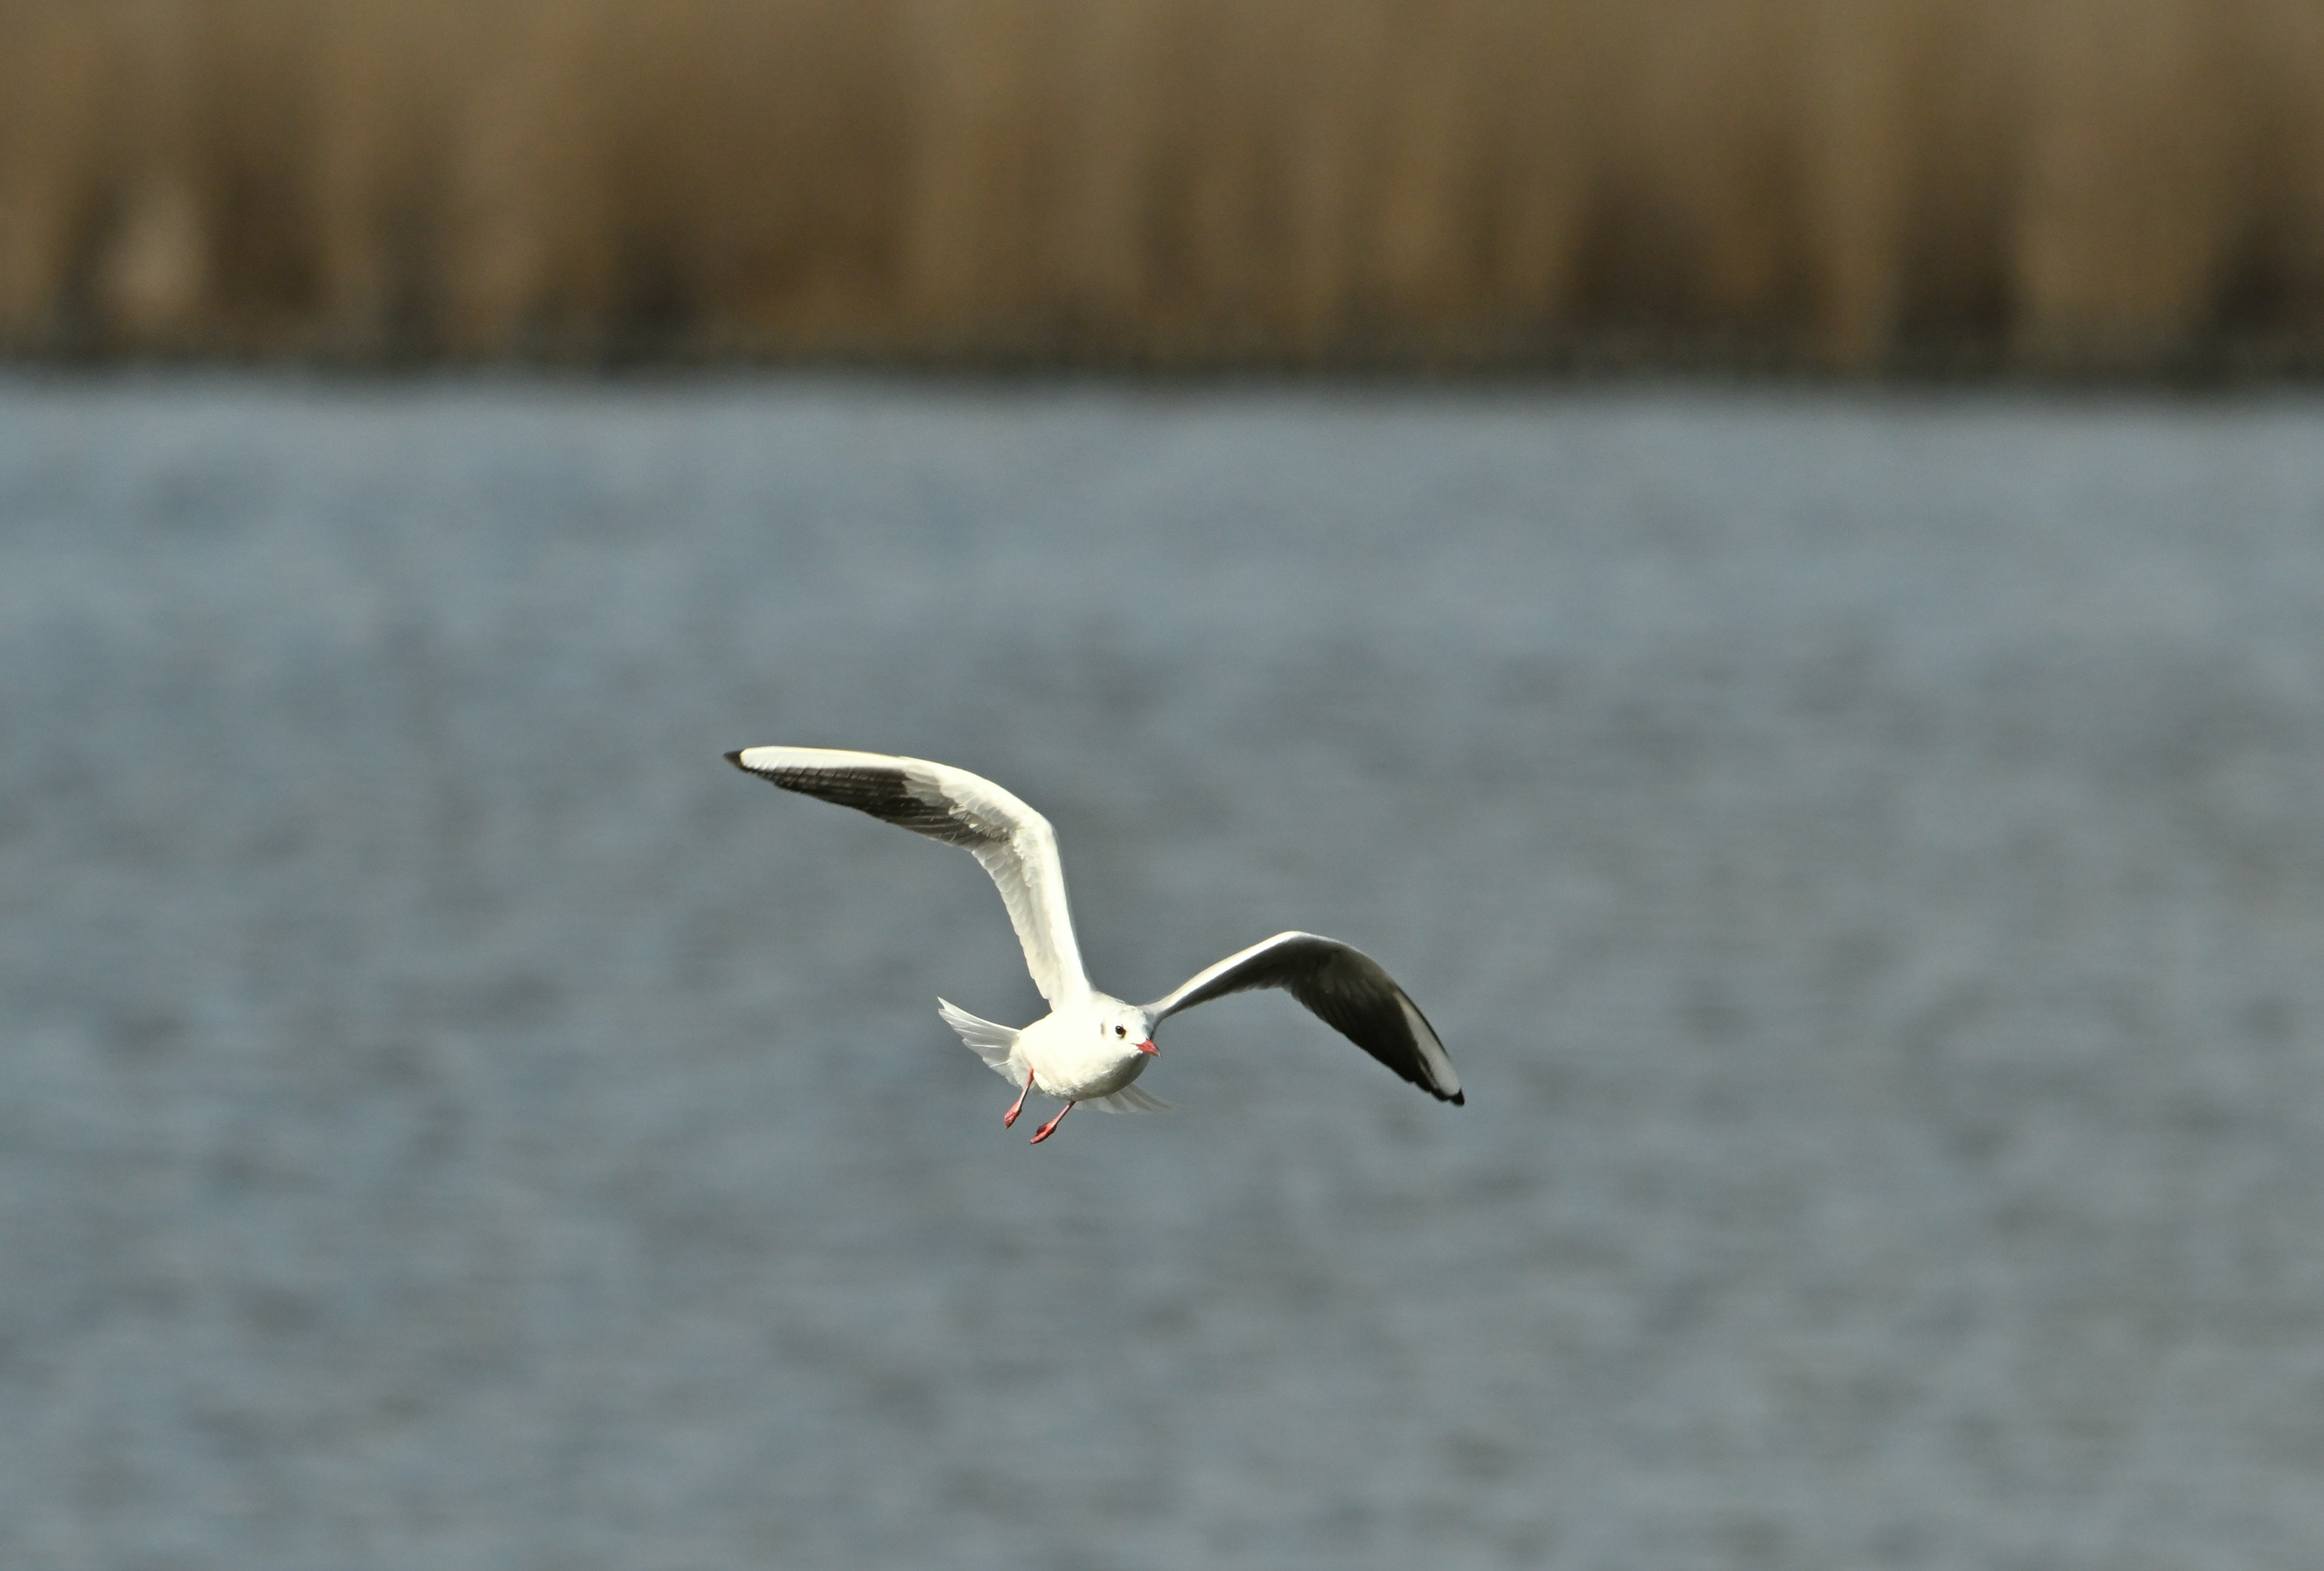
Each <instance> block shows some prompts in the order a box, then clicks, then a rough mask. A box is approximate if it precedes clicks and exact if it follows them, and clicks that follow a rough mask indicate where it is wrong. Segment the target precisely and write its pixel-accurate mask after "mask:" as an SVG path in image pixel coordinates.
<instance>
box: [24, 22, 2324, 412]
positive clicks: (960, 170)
mask: <svg viewBox="0 0 2324 1571" xmlns="http://www.w3.org/2000/svg"><path fill="white" fill-rule="evenodd" d="M0 343H5V344H7V345H11V346H14V347H16V348H18V349H19V350H30V351H35V352H40V351H48V352H90V351H96V352H103V351H108V350H127V351H138V352H152V351H164V352H166V351H174V350H224V351H227V352H234V353H260V354H265V353H297V354H322V355H343V356H357V357H367V356H428V355H442V354H451V355H460V356H491V355H500V354H508V353H529V354H541V353H549V354H556V353H576V354H600V353H606V352H619V351H636V350H644V351H659V352H672V353H681V354H697V355H698V354H717V353H737V354H768V355H870V356H906V357H911V356H918V357H932V356H933V357H961V358H975V357H980V356H1001V357H1008V358H1016V359H1036V360H1038V359H1055V360H1069V361H1101V362H1102V361H1127V362H1147V363H1151V362H1161V363H1172V362H1177V363H1201V362H1228V361H1246V362H1248V361H1262V362H1272V363H1331V362H1344V361H1377V362H1383V363H1412V362H1428V363H1464V362H1465V363H1480V362H1506V363H1516V364H1524V363H1537V362H1543V361H1554V360H1556V359H1558V358H1560V357H1563V356H1572V355H1574V354H1576V353H1583V354H1589V353H1601V352H1606V353H1610V352H1613V350H1614V349H1619V348H1627V349H1628V350H1629V351H1631V352H1635V353H1637V354H1641V355H1645V356H1655V357H1661V356H1683V357H1690V358H1712V359H1715V358H1718V357H1720V356H1774V357H1776V358H1790V359H1800V360H1805V359H1814V360H1819V361H1821V362H1822V363H1824V364H1827V365H1833V366H1838V367H1842V368H1879V367H1882V366H1886V365H1895V364H1899V363H1900V362H1901V363H1909V362H1911V361H1912V360H1913V359H1914V357H1915V356H1925V355H1929V354H1940V355H1961V356H1969V358H1970V360H1972V361H1977V360H1979V359H1981V360H1983V361H1985V362H1987V363H1992V364H2001V363H2006V362H2013V361H2014V362H2015V363H2019V364H2032V365H2095V366H2119V367H2131V368H2142V367H2153V366H2156V365H2172V364H2181V363H2187V362H2188V361H2189V360H2190V358H2191V359H2193V360H2197V361H2199V360H2201V359H2202V358H2204V357H2206V356H2209V357H2213V358H2216V357H2217V356H2219V355H2221V354H2225V353H2243V352H2246V351H2249V350H2251V349H2253V347H2259V348H2260V349H2261V350H2263V351H2264V352H2266V353H2270V354H2274V355H2277V356H2280V357H2289V358H2292V359H2305V360H2308V361H2311V362H2314V361H2324V4H2319V0H1651V3H1646V0H1641V3H1639V4H1636V5H1619V6H1618V5H1603V4H1598V3H1591V0H0Z"/></svg>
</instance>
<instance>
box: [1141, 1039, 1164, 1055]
mask: <svg viewBox="0 0 2324 1571" xmlns="http://www.w3.org/2000/svg"><path fill="white" fill-rule="evenodd" d="M1138 1050H1139V1052H1141V1053H1144V1054H1145V1055H1146V1056H1147V1057H1148V1058H1158V1057H1160V1056H1161V1052H1162V1049H1159V1048H1157V1047H1156V1046H1155V1045H1154V1039H1153V1038H1151V1037H1148V1038H1147V1039H1146V1040H1144V1041H1142V1042H1140V1043H1139V1044H1138Z"/></svg>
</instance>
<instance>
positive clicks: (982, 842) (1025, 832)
mask: <svg viewBox="0 0 2324 1571" xmlns="http://www.w3.org/2000/svg"><path fill="white" fill-rule="evenodd" d="M726 762H729V763H731V764H733V766H734V767H735V768H736V769H739V770H741V771H742V772H744V773H746V774H755V775H757V776H758V777H759V778H760V779H761V780H763V781H768V782H769V783H770V784H773V785H777V786H780V787H781V788H782V789H783V790H788V791H797V792H798V793H799V794H801V795H802V796H810V797H817V798H820V799H823V800H824V801H826V802H835V803H837V804H838V805H839V806H841V807H843V808H853V809H856V810H857V811H858V812H862V813H869V814H870V815H871V817H873V818H878V819H881V821H882V822H885V823H890V824H893V825H895V826H896V827H899V828H903V829H909V830H911V831H912V832H913V833H914V834H916V835H925V836H927V837H928V838H930V839H932V840H941V841H943V842H945V844H946V845H950V846H963V847H965V848H966V849H967V850H968V851H969V852H970V853H971V854H972V855H974V856H975V858H976V860H977V862H978V863H979V864H981V865H982V867H983V869H984V871H985V873H987V874H989V875H990V876H991V879H992V882H993V884H994V886H995V887H997V888H998V889H999V890H1000V892H1001V903H1002V904H1003V905H1004V906H1006V907H1007V908H1008V910H1009V923H1010V926H1011V927H1012V928H1014V929H1016V930H1017V941H1018V943H1019V945H1021V946H1022V947H1023V948H1024V951H1025V967H1026V969H1027V970H1028V971H1030V972H1031V973H1032V975H1033V984H1034V985H1035V986H1037V987H1038V988H1039V989H1040V990H1041V996H1042V997H1044V998H1046V999H1047V1000H1048V1001H1049V1002H1050V1003H1053V1004H1054V1003H1063V1002H1064V1001H1065V1000H1067V999H1069V998H1074V997H1078V996H1080V995H1083V994H1085V993H1088V991H1089V979H1088V976H1087V975H1085V974H1084V972H1083V970H1082V957H1081V949H1080V947H1079V946H1078V945H1077V944H1076V943H1075V942H1074V922H1073V915H1072V912H1071V910H1070V909H1069V908H1068V907H1067V905H1066V903H1065V870H1064V868H1063V866H1062V865H1061V864H1059V862H1058V859H1057V837H1056V831H1055V830H1054V829H1052V828H1050V827H1049V820H1048V819H1047V818H1043V817H1041V815H1040V814H1038V813H1037V812H1035V811H1034V810H1033V809H1031V808H1029V807H1028V806H1026V804H1025V803H1024V802H1022V801H1020V800H1019V799H1017V798H1016V797H1014V796H1012V795H1010V793H1009V792H1008V791H1006V790H1002V789H1001V787H999V786H997V785H995V784H993V783H992V782H991V781H989V780H986V779H984V778H983V777H982V775H975V774H971V773H970V772H968V771H966V770H964V769H954V768H953V767H952V766H951V765H950V764H944V763H932V762H929V761H927V759H924V758H899V757H891V756H890V755H889V754H887V753H849V752H845V751H843V750H840V749H836V748H824V747H743V748H737V749H736V750H735V751H733V753H728V754H726Z"/></svg>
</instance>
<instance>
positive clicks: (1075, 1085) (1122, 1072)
mask: <svg viewBox="0 0 2324 1571" xmlns="http://www.w3.org/2000/svg"><path fill="white" fill-rule="evenodd" d="M1108 1004H1110V1005H1111V1006H1112V1007H1113V1008H1114V1009H1116V1010H1121V1009H1127V1008H1128V1007H1129V1005H1127V1004H1125V1003H1122V1002H1121V1001H1120V999H1110V998H1104V997H1102V995H1100V996H1099V997H1097V998H1093V1000H1092V1001H1091V1002H1090V1003H1089V1005H1087V1006H1085V1007H1083V1008H1080V1009H1071V1008H1068V1009H1058V1010H1052V1011H1050V1012H1048V1013H1047V1014H1045V1015H1043V1016H1042V1017H1041V1018H1040V1019H1039V1020H1037V1021H1034V1022H1033V1023H1032V1024H1031V1025H1028V1026H1027V1027H1026V1028H1025V1029H1024V1030H1021V1031H1019V1032H1018V1033H1017V1044H1016V1050H1015V1051H1014V1052H1012V1053H1010V1056H1009V1072H1010V1077H1012V1078H1014V1079H1016V1080H1017V1081H1018V1083H1019V1084H1020V1085H1021V1084H1023V1081H1024V1077H1025V1076H1027V1075H1028V1074H1029V1075H1031V1076H1032V1077H1033V1089H1034V1090H1036V1091H1038V1092H1040V1093H1041V1094H1042V1095H1045V1096H1054V1097H1056V1098H1057V1100H1058V1101H1060V1102H1094V1101H1096V1100H1098V1099H1099V1098H1100V1097H1104V1096H1111V1095H1113V1094H1114V1093H1115V1092H1117V1091H1120V1089H1121V1088H1122V1087H1124V1086H1129V1085H1130V1084H1131V1083H1132V1082H1134V1081H1135V1080H1136V1079H1137V1078H1138V1077H1139V1073H1140V1072H1142V1071H1143V1070H1144V1069H1145V1067H1146V1066H1147V1065H1148V1064H1150V1063H1152V1062H1153V1061H1154V1060H1153V1058H1151V1057H1150V1056H1149V1055H1148V1054H1145V1053H1141V1052H1139V1050H1138V1049H1137V1048H1136V1047H1135V1046H1132V1047H1130V1048H1129V1049H1126V1050H1125V1049H1124V1048H1123V1046H1122V1044H1121V1043H1120V1041H1118V1040H1115V1039H1114V1037H1113V1036H1112V1035H1111V1033H1110V1032H1109V1031H1108V1030H1106V1028H1105V1026H1104V1023H1103V1021H1102V1011H1103V1006H1104V1005H1108ZM1139 1040H1141V1041H1142V1040H1145V1039H1144V1038H1142V1037H1141V1038H1140V1039H1139Z"/></svg>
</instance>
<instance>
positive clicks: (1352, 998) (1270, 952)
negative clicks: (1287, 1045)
mask: <svg viewBox="0 0 2324 1571" xmlns="http://www.w3.org/2000/svg"><path fill="white" fill-rule="evenodd" d="M1254 987H1280V988H1282V989H1283V990H1284V991H1285V992H1286V993H1290V994H1291V996H1292V997H1294V998H1296V999H1297V1000H1298V1001H1299V1002H1300V1003H1303V1004H1305V1005H1306V1006H1307V1008H1308V1010H1309V1011H1310V1012H1313V1013H1314V1014H1315V1015H1316V1016H1317V1017H1318V1018H1319V1019H1321V1020H1322V1021H1323V1023H1324V1024H1326V1025H1328V1026H1330V1027H1331V1028H1332V1029H1333V1030H1336V1031H1338V1032H1339V1033H1340V1034H1341V1035H1342V1036H1343V1037H1345V1038H1347V1039H1348V1040H1350V1041H1351V1042H1353V1043H1355V1044H1356V1046H1358V1047H1360V1048H1361V1049H1363V1050H1364V1051H1366V1052H1367V1053H1369V1054H1370V1055H1371V1056H1372V1057H1373V1058H1378V1059H1379V1061H1380V1062H1381V1063H1383V1064H1386V1065H1387V1066H1388V1067H1389V1068H1391V1069H1393V1070H1395V1071H1396V1072H1397V1074H1399V1075H1401V1076H1403V1077H1405V1078H1406V1079H1407V1080H1409V1081H1411V1082H1412V1083H1413V1084H1414V1085H1416V1086H1419V1087H1420V1088H1421V1089H1422V1090H1424V1091H1427V1092H1430V1093H1432V1094H1434V1095H1436V1096H1438V1097H1440V1098H1442V1099H1443V1100H1444V1101H1446V1102H1454V1103H1458V1102H1464V1101H1466V1100H1467V1098H1466V1097H1465V1096H1463V1095H1462V1094H1461V1077H1460V1076H1458V1075H1456V1074H1454V1073H1453V1071H1452V1058H1449V1057H1448V1056H1447V1055H1446V1054H1445V1051H1444V1044H1443V1042H1441V1041H1439V1040H1437V1038H1436V1030H1435V1028H1434V1027H1433V1026H1431V1025H1430V1024H1429V1023H1428V1021H1427V1017H1425V1015H1423V1014H1422V1013H1421V1012H1420V1006H1419V1005H1417V1004H1416V1003H1413V1002H1412V1000H1411V999H1410V998H1409V997H1408V996H1406V993H1405V991H1404V989H1403V988H1401V987H1398V986H1397V984H1396V983H1395V981H1394V980H1393V979H1392V978H1390V977H1389V975H1388V973H1387V972H1386V971H1383V970H1381V969H1380V966H1379V961H1377V960H1374V959H1373V958H1372V957H1371V956H1369V955H1367V954H1365V953H1364V952H1363V951H1362V950H1360V949H1351V948H1350V947H1348V946H1347V945H1345V944H1342V943H1341V942H1340V941H1339V940H1338V939H1336V938H1318V937H1317V936H1316V935H1315V934H1314V933H1277V934H1276V935H1275V937H1273V938H1269V939H1268V940H1267V941H1266V942H1264V943H1259V944H1253V945H1252V946H1251V947H1250V948H1248V949H1245V950H1244V951H1242V953H1240V954H1239V955H1230V956H1227V957H1226V958H1225V959H1223V960H1222V961H1220V962H1219V963H1218V964H1217V965H1215V966H1208V967H1205V968H1204V969H1203V970H1201V971H1197V972H1196V973H1194V975H1192V976H1189V977H1188V978H1187V979H1186V980H1185V981H1184V982H1182V983H1180V984H1178V987H1177V989H1176V991H1175V992H1173V993H1168V994H1167V995H1165V996H1164V997H1162V998H1158V999H1157V1000H1155V1001H1154V1002H1153V1003H1149V1004H1148V1005H1147V1006H1146V1011H1147V1012H1148V1014H1150V1015H1152V1016H1153V1017H1154V1023H1155V1024H1157V1025H1159V1024H1161V1023H1162V1021H1165V1020H1167V1019H1168V1018H1169V1017H1170V1016H1172V1015H1174V1014H1176V1013H1177V1012H1179V1011H1180V1010H1182V1009H1192V1008H1194V1005H1196V1004H1198V1003H1209V1002H1210V1001H1211V1000H1212V999H1213V998H1224V997H1225V996H1226V995H1227V994H1228V993H1247V992H1249V991H1250V989H1252V988H1254Z"/></svg>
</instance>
